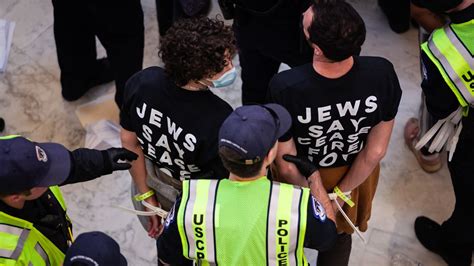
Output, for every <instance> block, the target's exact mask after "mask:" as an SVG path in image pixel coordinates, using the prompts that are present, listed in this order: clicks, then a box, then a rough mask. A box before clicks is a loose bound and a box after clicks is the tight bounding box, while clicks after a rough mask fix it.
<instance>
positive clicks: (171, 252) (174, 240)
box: [156, 197, 193, 265]
mask: <svg viewBox="0 0 474 266" xmlns="http://www.w3.org/2000/svg"><path fill="white" fill-rule="evenodd" d="M180 202H181V197H178V198H177V199H176V202H175V203H174V206H173V208H171V210H170V212H169V214H168V217H167V218H166V221H165V225H164V226H165V228H164V229H163V233H162V234H161V235H160V237H159V238H158V240H156V246H157V249H158V258H159V259H160V260H161V261H163V262H164V263H166V264H171V265H193V264H192V261H191V260H188V259H186V258H185V257H184V256H183V246H182V244H181V238H180V236H179V231H178V224H177V221H176V217H177V216H178V208H179V204H180Z"/></svg>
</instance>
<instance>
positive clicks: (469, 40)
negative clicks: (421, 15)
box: [421, 19, 474, 115]
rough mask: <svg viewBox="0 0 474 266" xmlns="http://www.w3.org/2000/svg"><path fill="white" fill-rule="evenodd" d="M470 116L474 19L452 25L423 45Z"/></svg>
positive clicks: (473, 98) (473, 101) (473, 86)
mask: <svg viewBox="0 0 474 266" xmlns="http://www.w3.org/2000/svg"><path fill="white" fill-rule="evenodd" d="M421 48H422V49H423V51H424V52H425V53H426V54H427V55H428V57H429V58H430V60H431V61H432V62H433V63H434V64H435V65H436V67H437V68H438V70H439V72H440V73H441V75H442V77H443V79H444V81H445V82H446V84H447V85H448V86H449V87H450V88H451V90H452V91H453V93H454V94H455V95H456V98H457V99H458V101H459V104H460V105H461V106H462V107H463V110H464V115H467V111H468V110H469V106H471V107H474V19H473V20H470V21H468V22H465V23H459V24H454V23H449V24H447V25H446V26H444V27H443V28H440V29H437V30H435V31H434V32H433V33H432V34H431V36H430V38H429V40H428V41H427V42H425V43H423V44H422V45H421Z"/></svg>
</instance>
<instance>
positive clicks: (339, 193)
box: [329, 186, 367, 244]
mask: <svg viewBox="0 0 474 266" xmlns="http://www.w3.org/2000/svg"><path fill="white" fill-rule="evenodd" d="M350 196H351V191H347V192H342V191H341V189H339V187H337V186H336V187H334V193H329V199H330V200H333V201H334V202H335V203H336V206H337V209H338V210H339V212H340V213H341V214H342V216H343V217H344V219H345V220H346V221H347V223H348V224H349V225H350V226H351V228H352V229H353V230H354V232H356V234H357V236H358V237H359V238H360V239H361V240H362V242H364V244H367V240H365V238H364V236H363V235H362V233H361V232H360V231H359V229H357V227H356V226H355V225H354V224H353V223H352V221H351V219H349V217H348V216H347V214H346V213H345V212H344V210H343V209H342V207H341V205H339V202H338V201H337V198H341V199H342V200H343V201H344V202H346V203H347V204H348V205H349V206H350V207H353V206H354V205H355V203H354V202H353V201H352V200H351V199H350ZM346 200H347V201H346ZM351 204H352V206H351Z"/></svg>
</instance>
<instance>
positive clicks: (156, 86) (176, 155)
mask: <svg viewBox="0 0 474 266" xmlns="http://www.w3.org/2000/svg"><path fill="white" fill-rule="evenodd" d="M231 112H232V107H230V105H229V104H228V103H226V102H225V101H224V100H222V99H221V98H219V97H218V96H216V95H215V94H213V93H212V92H211V91H210V90H206V91H188V90H185V89H182V88H180V87H177V86H176V85H175V84H174V83H173V82H172V81H171V80H170V79H169V78H168V77H167V76H166V74H165V72H164V70H163V69H161V68H159V67H150V68H147V69H144V70H142V71H140V72H138V73H136V74H135V75H134V76H132V77H131V78H130V79H129V80H128V82H127V84H126V86H125V91H124V103H123V105H122V108H121V111H120V124H121V125H122V127H123V128H124V129H126V130H129V131H132V132H135V133H136V135H137V138H138V141H139V142H140V145H141V147H142V149H143V152H144V154H145V156H146V157H147V158H148V159H150V160H152V161H153V162H154V163H155V164H156V165H157V166H159V167H160V169H161V170H162V171H163V172H164V173H166V174H168V175H170V176H172V177H174V178H176V179H178V180H179V179H181V178H198V177H201V176H207V177H214V178H226V177H227V176H228V172H227V171H226V170H225V169H224V167H223V166H222V163H221V161H220V159H219V156H218V154H217V138H218V132H219V128H220V126H221V124H222V122H223V121H224V120H225V119H226V118H227V116H228V115H229V114H230V113H231Z"/></svg>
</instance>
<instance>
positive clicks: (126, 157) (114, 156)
mask: <svg viewBox="0 0 474 266" xmlns="http://www.w3.org/2000/svg"><path fill="white" fill-rule="evenodd" d="M104 152H105V154H104V156H105V157H106V158H105V160H106V161H107V162H108V164H109V165H110V167H111V171H116V170H127V169H130V168H131V167H132V165H131V164H130V163H129V162H131V161H134V160H136V159H137V158H138V155H137V154H136V153H134V152H131V151H129V150H127V149H125V148H110V149H107V150H105V151H104ZM119 160H122V161H127V162H119Z"/></svg>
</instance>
